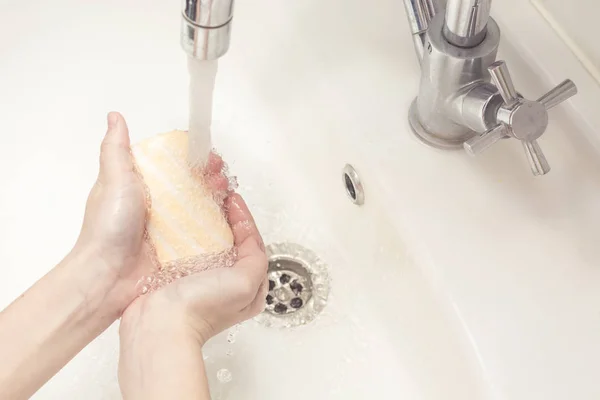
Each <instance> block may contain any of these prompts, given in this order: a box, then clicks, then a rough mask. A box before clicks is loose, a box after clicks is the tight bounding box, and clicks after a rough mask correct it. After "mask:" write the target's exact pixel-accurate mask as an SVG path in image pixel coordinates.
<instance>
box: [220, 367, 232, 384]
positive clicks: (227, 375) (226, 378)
mask: <svg viewBox="0 0 600 400" xmlns="http://www.w3.org/2000/svg"><path fill="white" fill-rule="evenodd" d="M217 379H218V380H219V382H223V383H227V382H231V380H232V379H233V376H231V372H229V370H228V369H227V368H221V369H220V370H218V371H217Z"/></svg>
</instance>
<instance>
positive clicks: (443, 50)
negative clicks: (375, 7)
mask: <svg viewBox="0 0 600 400" xmlns="http://www.w3.org/2000/svg"><path fill="white" fill-rule="evenodd" d="M404 5H405V8H406V12H407V15H408V20H409V25H410V29H411V33H412V34H413V40H414V44H415V50H416V53H417V57H418V59H419V62H420V64H421V81H420V85H419V93H418V95H417V97H416V99H415V100H414V101H413V103H412V105H411V107H410V110H409V122H410V125H411V128H412V130H413V131H414V133H415V134H416V135H417V137H418V138H419V139H421V141H423V142H424V143H426V144H428V145H430V146H433V147H437V148H442V149H453V148H461V147H463V148H464V149H465V150H466V151H467V153H469V154H471V155H476V154H478V153H480V152H482V151H484V150H485V149H487V148H489V147H490V146H492V145H493V144H494V143H496V142H498V141H499V140H500V139H503V138H509V137H512V138H515V139H518V140H520V141H521V142H522V143H523V148H524V150H525V153H526V155H527V157H528V159H529V163H530V165H531V169H532V171H533V173H534V175H545V174H546V173H548V172H549V171H550V165H549V164H548V161H547V160H546V157H545V156H544V153H543V152H542V149H541V148H540V146H539V144H538V142H537V139H538V138H539V137H540V136H542V134H543V133H544V132H545V131H546V128H547V126H548V110H550V109H551V108H552V107H554V106H556V105H558V104H560V103H562V102H563V101H565V100H567V99H568V98H570V97H571V96H574V95H575V94H577V87H576V86H575V84H574V83H573V82H572V81H571V80H569V79H567V80H565V81H564V82H562V83H561V84H560V85H558V86H556V87H555V88H554V89H552V90H550V91H549V92H548V93H546V94H545V95H543V96H542V97H540V98H539V99H537V100H535V101H532V100H527V99H525V98H523V97H522V96H521V95H520V94H519V93H518V92H517V91H516V90H515V87H514V85H513V82H512V79H511V77H510V74H509V71H508V67H507V66H506V64H505V62H504V61H496V54H497V51H498V44H499V43H500V29H499V28H498V25H497V24H496V22H495V21H494V20H493V19H492V18H491V17H490V7H491V0H447V1H445V0H404Z"/></svg>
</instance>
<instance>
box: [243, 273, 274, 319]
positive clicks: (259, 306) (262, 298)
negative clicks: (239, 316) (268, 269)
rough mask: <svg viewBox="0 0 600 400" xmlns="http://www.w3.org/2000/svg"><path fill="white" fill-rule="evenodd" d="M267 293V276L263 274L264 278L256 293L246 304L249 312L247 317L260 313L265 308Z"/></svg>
mask: <svg viewBox="0 0 600 400" xmlns="http://www.w3.org/2000/svg"><path fill="white" fill-rule="evenodd" d="M268 293H269V278H268V277H267V276H266V275H265V279H264V280H263V282H262V283H261V285H260V288H259V289H258V293H257V294H256V297H255V298H254V300H252V303H250V305H249V306H248V311H249V313H250V315H249V318H252V317H254V316H255V315H258V314H260V313H261V312H263V310H264V309H265V303H266V299H267V294H268Z"/></svg>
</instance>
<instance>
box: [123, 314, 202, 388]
mask: <svg viewBox="0 0 600 400" xmlns="http://www.w3.org/2000/svg"><path fill="white" fill-rule="evenodd" d="M128 311H129V310H128ZM135 325H136V326H135V327H127V326H123V325H122V326H121V356H120V359H119V384H120V386H121V393H122V394H123V398H124V399H125V400H129V399H146V400H153V399H157V400H159V399H160V400H162V399H178V400H188V399H189V400H210V393H209V390H208V381H207V379H206V373H205V370H204V360H203V357H202V342H201V341H200V340H199V338H197V337H196V336H194V335H192V334H190V333H189V332H187V331H185V330H183V328H182V325H175V324H169V323H168V322H167V321H160V320H152V321H149V320H143V319H142V320H136V322H135ZM129 328H131V329H129Z"/></svg>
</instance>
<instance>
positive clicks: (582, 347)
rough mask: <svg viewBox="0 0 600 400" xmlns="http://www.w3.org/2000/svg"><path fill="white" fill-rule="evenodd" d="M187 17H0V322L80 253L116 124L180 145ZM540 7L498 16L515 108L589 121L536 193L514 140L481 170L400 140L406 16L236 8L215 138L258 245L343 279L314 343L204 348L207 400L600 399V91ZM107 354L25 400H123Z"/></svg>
mask: <svg viewBox="0 0 600 400" xmlns="http://www.w3.org/2000/svg"><path fill="white" fill-rule="evenodd" d="M517 5H518V6H519V13H518V14H516V13H514V7H516V6H517ZM178 7H179V5H178V4H176V3H174V2H172V1H166V0H164V1H163V0H161V1H152V2H150V3H149V2H148V1H147V0H120V1H117V0H107V1H103V2H101V3H94V4H87V3H83V2H78V1H75V0H55V1H53V2H52V3H46V2H42V1H37V0H35V1H33V2H32V1H29V2H27V3H23V4H21V3H14V4H13V3H11V4H10V5H8V4H3V5H0V37H4V38H10V40H9V39H6V40H3V41H1V42H0V53H1V54H2V55H3V57H2V61H0V88H1V89H0V110H1V112H2V118H1V122H0V123H1V124H2V132H3V133H2V136H1V137H0V183H2V185H3V191H2V193H3V195H2V196H1V198H0V237H1V239H2V240H1V241H0V255H1V256H2V258H3V261H4V267H3V268H2V269H1V270H0V288H1V291H0V292H1V293H2V294H1V295H0V302H1V304H0V306H4V305H6V304H8V303H9V302H10V301H11V300H12V299H13V298H14V297H16V296H18V295H19V294H20V293H21V292H22V291H23V290H25V289H26V288H27V287H28V286H29V285H31V284H32V283H33V282H34V281H35V280H36V279H37V278H39V277H40V276H41V275H42V274H43V273H45V272H46V271H47V270H48V269H49V268H50V267H51V266H52V265H53V264H55V263H56V262H58V261H59V260H60V258H61V257H62V256H63V255H64V253H65V252H67V251H68V250H69V248H70V247H71V245H72V243H73V242H74V240H75V238H76V236H77V234H78V230H79V227H80V223H81V217H82V215H83V207H84V204H85V199H86V196H87V193H88V190H89V188H90V187H91V184H92V183H93V181H94V179H95V175H96V169H97V156H98V149H99V143H100V140H101V138H102V135H103V132H104V130H105V126H104V123H105V120H104V118H105V114H106V112H107V111H109V110H113V109H115V110H119V111H121V112H122V113H123V114H124V115H125V117H126V118H127V119H128V122H129V125H130V130H131V133H132V139H133V140H134V141H136V140H141V139H143V138H145V137H148V136H151V135H153V134H155V133H158V132H162V131H168V130H171V129H173V128H185V127H186V126H187V116H188V112H187V107H188V104H187V79H188V77H187V72H186V60H185V56H184V55H183V53H182V51H181V50H180V49H179V46H178V34H179V31H178V27H179V8H178ZM137 10H144V12H143V13H137V12H136V11H137ZM532 10H533V9H532V8H531V7H530V6H529V5H525V4H523V3H522V2H520V1H518V0H505V1H503V2H497V4H496V3H495V5H494V11H493V14H494V15H495V16H496V17H497V20H498V22H499V24H500V26H501V28H502V29H503V32H504V34H505V36H504V42H503V45H502V49H501V51H502V53H503V57H505V58H506V59H507V61H508V62H509V64H510V67H511V72H512V75H513V76H514V79H515V81H516V84H517V86H518V89H519V90H520V91H522V92H523V93H524V94H527V95H529V96H530V97H535V95H538V94H541V93H543V92H544V91H545V89H547V88H548V86H549V85H550V84H551V83H558V82H559V81H560V80H561V79H562V78H566V77H571V78H572V79H573V80H574V81H575V82H576V83H577V84H578V85H579V87H580V95H579V97H578V98H577V99H575V100H574V101H573V104H574V105H576V106H577V112H575V111H574V110H573V109H572V108H570V107H562V108H560V109H556V110H553V111H552V126H551V128H550V129H549V131H548V133H547V134H546V135H545V137H544V138H543V140H542V141H541V144H542V145H543V146H544V149H545V151H546V154H547V156H548V158H549V160H550V163H551V164H552V166H553V171H552V172H551V173H550V175H548V176H546V177H544V178H542V179H534V178H533V177H532V176H530V172H529V170H528V166H527V163H526V160H525V157H524V155H523V154H521V150H520V146H519V145H518V144H517V143H514V142H511V141H504V142H503V143H500V144H498V145H497V146H496V148H493V149H491V150H490V151H489V152H487V153H486V154H484V155H482V156H481V157H480V158H478V159H471V158H468V157H467V156H466V155H464V154H462V153H461V152H442V151H437V150H433V149H430V148H427V147H425V146H423V145H421V144H420V143H419V142H418V141H417V140H416V139H415V138H414V137H413V136H412V135H411V134H410V133H409V128H408V123H407V118H406V115H407V110H408V107H409V104H410V102H411V101H412V99H413V97H414V95H415V93H416V91H417V82H418V74H419V71H418V64H417V62H416V60H415V58H414V55H413V50H412V42H411V39H410V37H409V35H408V29H407V27H406V22H405V16H404V11H403V6H402V2H401V1H398V0H380V1H379V2H378V3H377V6H371V5H370V4H368V3H365V2H364V1H363V2H361V1H358V0H352V1H347V0H345V1H342V0H330V1H328V2H322V1H316V0H305V1H302V2H292V1H287V2H286V1H284V2H281V1H280V2H272V1H267V0H254V1H252V2H240V3H239V4H237V8H236V16H235V22H234V24H235V27H234V36H233V42H232V46H231V50H230V52H229V54H228V55H227V56H226V58H224V59H223V60H222V61H221V62H220V72H219V75H218V81H217V88H216V94H215V106H214V110H215V121H214V129H213V134H214V141H215V143H216V145H217V147H218V148H219V150H221V151H222V152H223V154H224V157H225V158H226V159H227V160H229V161H230V164H231V169H232V172H234V173H235V174H237V175H238V176H239V179H240V182H241V191H242V193H243V194H244V195H245V197H246V198H247V199H248V201H249V203H250V205H251V208H252V210H253V211H254V213H255V215H256V218H257V221H258V223H259V225H260V228H261V230H262V231H263V233H264V236H265V239H266V241H267V243H272V242H292V243H298V244H300V245H302V246H304V247H307V248H309V249H311V250H313V251H314V252H315V253H317V254H318V255H319V256H320V257H321V258H322V259H323V260H324V261H325V262H326V263H327V264H328V265H329V272H330V274H331V278H332V280H331V295H330V298H329V303H328V305H327V307H326V308H325V310H324V311H323V312H322V314H321V315H320V316H319V318H318V319H317V320H315V321H313V322H311V323H310V324H308V325H306V326H303V327H298V328H288V329H275V328H267V327H265V326H263V325H261V324H259V323H258V322H255V321H251V322H249V323H247V324H244V325H243V326H241V327H239V328H236V329H235V335H234V336H235V341H234V342H233V343H229V342H228V341H227V338H228V336H227V334H228V332H225V333H224V334H223V335H221V336H219V337H217V338H215V339H214V340H213V341H212V342H211V343H209V345H208V346H207V348H206V356H208V359H207V364H208V366H209V368H208V373H209V376H210V379H211V383H212V388H213V392H214V394H215V399H216V398H219V397H218V396H220V398H221V399H247V400H252V399H261V400H271V399H275V398H277V399H279V398H285V399H290V400H295V399H304V398H314V399H365V398H376V399H379V398H381V399H392V398H394V399H395V398H406V399H417V400H420V399H444V400H446V399H460V400H463V399H487V398H494V399H511V400H521V399H522V400H532V399H534V400H537V399H544V400H559V399H560V400H562V399H565V398H573V399H582V400H592V399H597V398H599V397H600V387H599V386H598V385H597V384H596V382H597V371H599V370H600V342H599V341H598V334H599V332H600V313H599V312H598V310H599V309H600V290H598V286H599V283H600V269H599V268H598V267H597V264H598V262H597V260H598V259H599V256H600V250H599V249H598V246H597V245H596V242H597V238H598V236H599V232H598V231H599V229H598V228H597V226H598V220H600V202H599V201H598V199H600V185H599V184H598V179H597V176H598V171H599V170H600V169H599V167H600V163H599V161H598V157H597V153H596V151H595V150H594V148H593V147H592V146H589V144H588V143H589V142H592V143H593V144H597V143H598V141H595V140H594V133H595V132H594V130H593V129H591V128H590V126H597V125H596V124H595V123H596V122H598V123H600V116H596V115H595V114H596V113H595V112H594V108H593V107H592V106H591V105H590V104H599V103H600V102H599V101H597V100H598V98H599V95H598V88H597V86H596V84H595V82H593V81H592V80H591V78H590V77H589V76H588V75H586V73H585V71H584V70H583V69H582V68H581V66H579V65H578V63H577V61H576V60H574V59H573V58H572V57H571V55H570V53H568V51H567V50H565V49H564V48H563V47H564V46H563V45H562V44H561V42H560V41H559V40H558V39H557V38H556V37H554V36H553V34H552V32H551V31H549V30H548V27H547V26H546V25H545V23H544V22H543V20H542V19H541V18H540V17H539V16H537V15H536V14H535V13H534V12H533V11H532ZM524 20H525V23H524ZM513 25H514V28H513V30H511V27H513ZM540 38H543V39H540ZM561 46H563V47H561ZM519 53H521V54H523V55H522V56H519V55H518V54H519ZM533 61H537V62H539V63H540V64H544V67H543V69H540V68H539V66H537V65H536V66H534V67H532V66H531V65H528V64H530V63H532V62H533ZM550 61H552V63H550ZM590 111H591V112H590ZM599 148H600V147H599ZM346 163H350V164H352V165H354V166H355V167H356V169H357V170H358V172H359V174H360V176H361V178H362V180H363V182H364V185H365V189H366V201H365V205H364V206H363V207H357V206H355V205H353V204H351V203H350V201H349V200H348V199H347V198H346V197H345V193H344V188H343V185H342V181H341V170H342V168H343V166H344V165H345V164H346ZM32 248H35V251H32ZM117 346H118V341H117V327H116V324H115V325H114V326H113V327H111V328H110V329H109V330H108V331H107V332H106V333H105V334H104V335H102V336H101V337H100V338H98V340H96V341H95V342H93V343H92V344H91V345H90V346H88V348H86V349H85V350H84V351H83V352H82V353H81V354H80V355H78V356H77V357H76V358H75V360H73V362H72V363H70V364H69V365H68V366H67V367H65V368H64V370H63V371H61V372H60V373H59V374H58V375H57V376H56V377H55V378H53V379H52V381H51V382H50V383H49V384H48V385H47V386H46V387H44V388H43V389H42V390H41V391H40V392H39V393H38V394H37V395H36V397H35V398H37V399H54V398H74V399H79V398H85V399H92V400H93V399H116V398H119V396H120V395H119V390H118V386H117V382H116V365H117V355H118V349H117ZM223 368H225V369H227V370H228V371H229V372H230V373H231V381H229V382H222V381H219V380H218V379H217V373H218V371H219V370H222V369H223Z"/></svg>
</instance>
